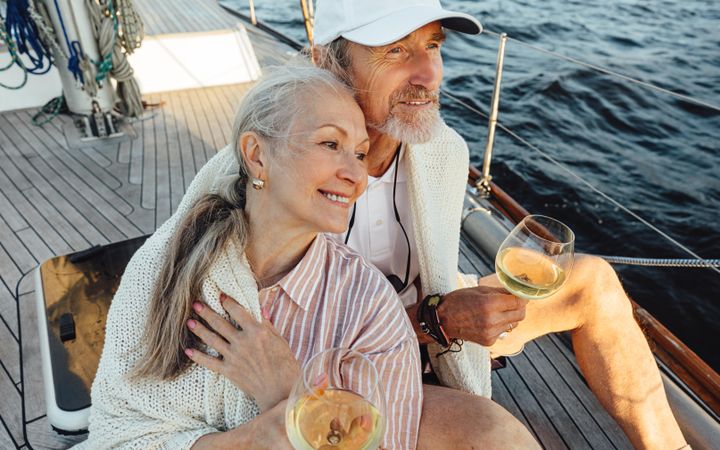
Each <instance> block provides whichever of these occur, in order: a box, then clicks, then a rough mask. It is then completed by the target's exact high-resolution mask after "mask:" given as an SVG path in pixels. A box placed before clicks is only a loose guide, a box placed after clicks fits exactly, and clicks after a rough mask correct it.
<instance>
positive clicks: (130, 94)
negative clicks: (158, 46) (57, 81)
mask: <svg viewBox="0 0 720 450" xmlns="http://www.w3.org/2000/svg"><path fill="white" fill-rule="evenodd" d="M118 3H119V4H120V8H122V11H125V12H126V13H128V14H130V15H131V16H132V17H133V18H131V19H128V20H123V14H122V13H121V11H120V10H117V9H116V6H115V4H114V3H113V0H85V4H86V6H87V8H88V10H89V11H90V14H89V15H90V20H91V22H92V25H93V34H94V36H95V39H97V42H98V48H99V50H100V54H101V55H106V56H105V57H104V58H103V60H102V61H101V62H100V63H96V67H97V68H98V73H97V75H96V77H95V79H96V80H97V81H98V82H99V83H100V82H101V81H102V80H103V79H104V78H105V77H106V76H107V75H110V76H111V77H113V78H115V80H117V87H116V94H117V98H118V99H119V105H118V108H119V109H120V111H121V112H122V114H123V115H125V116H128V117H139V116H140V115H142V113H143V105H142V93H141V92H140V87H139V86H138V84H137V81H135V78H134V76H133V75H134V71H133V69H132V67H131V66H130V63H129V62H128V60H127V53H128V50H127V49H126V48H125V45H129V46H130V47H129V48H131V49H132V50H134V49H135V48H137V47H138V46H139V45H140V44H139V42H141V40H142V37H141V35H138V34H133V35H128V34H124V35H123V36H122V37H120V38H117V39H116V37H118V36H119V35H120V34H121V33H122V32H123V30H128V29H132V30H135V31H137V30H140V32H142V31H141V30H142V22H141V21H140V19H139V17H137V14H136V13H135V12H134V10H132V4H131V3H130V2H129V0H118ZM128 24H132V25H128ZM123 27H128V28H123ZM135 31H133V32H135ZM125 32H126V33H127V31H125ZM123 50H125V51H123Z"/></svg>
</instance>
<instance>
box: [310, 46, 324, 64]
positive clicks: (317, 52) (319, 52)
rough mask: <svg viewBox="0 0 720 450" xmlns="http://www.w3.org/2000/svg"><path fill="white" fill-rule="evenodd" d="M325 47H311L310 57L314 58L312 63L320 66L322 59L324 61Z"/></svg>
mask: <svg viewBox="0 0 720 450" xmlns="http://www.w3.org/2000/svg"><path fill="white" fill-rule="evenodd" d="M326 51H327V50H325V47H321V46H317V45H313V46H312V47H311V48H310V58H311V59H312V63H313V65H314V66H315V67H320V61H322V57H323V56H325V52H326Z"/></svg>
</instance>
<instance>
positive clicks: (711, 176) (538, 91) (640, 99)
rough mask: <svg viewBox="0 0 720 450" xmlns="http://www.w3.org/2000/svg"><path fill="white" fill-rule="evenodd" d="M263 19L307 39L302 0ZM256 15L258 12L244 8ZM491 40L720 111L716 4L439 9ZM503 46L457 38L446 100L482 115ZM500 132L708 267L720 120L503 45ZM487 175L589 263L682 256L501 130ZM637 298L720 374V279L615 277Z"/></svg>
mask: <svg viewBox="0 0 720 450" xmlns="http://www.w3.org/2000/svg"><path fill="white" fill-rule="evenodd" d="M255 3H256V13H257V16H258V18H259V19H260V20H261V21H263V22H265V23H267V24H268V25H270V26H273V27H274V28H276V29H277V30H279V31H281V32H283V33H286V34H287V35H289V36H291V37H293V38H295V39H297V40H299V41H301V42H305V41H306V38H305V31H304V27H303V25H302V21H301V13H300V9H299V6H298V5H299V2H298V1H296V0H258V1H256V2H255ZM237 4H238V7H239V9H241V10H243V11H247V8H248V6H247V5H248V3H247V2H245V1H242V0H238V2H237ZM443 4H444V5H445V7H447V8H452V9H455V10H458V11H463V12H467V13H470V14H472V15H474V16H475V17H477V18H479V19H480V21H481V22H482V23H483V25H484V27H485V28H486V29H487V30H490V31H493V32H496V33H500V32H505V33H507V34H508V35H509V36H510V37H511V38H514V39H517V40H520V41H523V42H526V43H528V44H531V45H533V46H538V47H542V48H543V49H546V50H550V51H552V52H556V53H559V54H562V55H566V56H570V57H573V58H576V59H579V60H582V61H586V62H591V63H593V64H595V65H599V66H603V67H606V68H608V69H610V70H612V71H616V72H619V73H622V74H624V75H627V76H629V77H632V78H636V79H639V80H642V81H644V82H648V83H652V84H654V85H656V86H659V87H662V88H664V89H668V90H671V91H674V92H677V93H680V94H683V95H686V96H690V97H693V98H696V99H698V100H701V101H703V102H706V103H710V104H712V105H715V106H720V2H717V1H716V0H705V1H701V0H683V1H679V0H677V1H667V0H655V1H652V2H648V1H645V0H607V1H603V2H585V1H577V0H570V1H568V0H550V1H543V2H540V1H527V0H520V1H512V2H510V1H502V0H494V1H477V0H444V1H443ZM497 46H498V38H497V37H496V36H493V35H491V34H487V33H486V34H483V35H480V36H465V35H462V34H459V33H449V35H448V40H447V43H446V44H445V46H444V49H443V55H444V60H445V78H444V86H443V88H444V90H445V91H447V92H449V93H451V94H452V95H454V96H457V97H459V98H461V99H462V100H463V101H464V102H466V103H468V104H470V105H472V106H473V107H474V108H477V109H479V110H481V111H483V112H487V111H488V109H489V105H490V97H491V94H492V83H493V80H494V77H495V60H496V54H497ZM442 111H443V116H444V117H445V120H446V121H447V122H448V123H449V124H450V125H451V126H453V127H454V128H456V129H457V130H458V131H459V132H460V134H462V135H463V136H464V137H465V139H466V140H467V142H468V144H469V146H470V151H471V155H472V161H473V163H475V164H477V165H480V164H481V163H482V152H483V150H484V145H485V140H486V136H487V120H486V119H485V118H483V117H481V116H479V115H477V114H476V113H473V112H471V111H469V110H467V109H465V108H463V107H462V106H460V105H459V104H458V103H456V102H454V101H453V100H451V99H450V98H449V97H447V96H444V98H443V107H442ZM499 121H500V123H502V124H503V125H505V126H506V127H508V128H509V129H510V130H512V131H513V132H515V133H517V134H518V135H519V136H521V137H522V138H523V139H525V140H527V141H528V142H530V143H532V144H533V145H535V146H537V147H538V148H539V149H541V150H542V151H543V152H544V153H546V154H547V155H549V156H550V157H551V158H553V159H555V160H556V161H557V162H559V163H561V164H563V165H564V166H565V167H567V168H569V169H571V170H572V171H573V172H574V173H575V174H577V176H578V177H579V178H581V179H582V180H584V181H586V182H588V183H590V184H592V185H593V186H595V187H596V188H598V189H599V190H600V191H602V192H604V193H605V194H607V195H608V196H610V197H612V198H613V199H615V200H617V201H618V202H619V203H620V204H622V205H624V206H625V207H627V208H629V209H630V210H632V211H634V212H635V213H637V214H638V215H639V216H641V217H643V218H644V219H646V220H647V221H648V222H650V223H651V224H653V225H654V226H655V227H657V228H659V229H660V230H663V231H664V232H666V233H667V234H668V235H670V236H671V237H672V238H674V239H676V240H677V241H679V242H680V243H682V244H683V245H685V246H687V247H688V248H689V249H691V250H692V251H694V252H696V253H697V254H699V255H700V256H702V257H704V258H720V211H719V209H720V111H718V110H715V109H712V108H707V107H703V106H699V105H697V104H694V103H692V102H689V101H685V100H681V99H678V98H675V97H672V96H670V95H668V94H665V93H662V92H657V91H653V90H649V89H647V88H644V87H642V86H640V85H637V84H633V83H629V82H627V81H625V80H622V79H620V78H616V77H611V76H608V75H604V74H602V73H599V72H597V71H594V70H592V69H589V68H586V67H582V66H578V65H575V64H572V63H570V62H567V61H563V60H561V59H557V58H555V57H553V56H550V55H547V54H544V53H541V52H538V51H536V50H532V49H529V48H527V47H525V46H523V45H520V44H519V43H517V42H516V41H513V40H510V41H509V42H508V44H507V49H506V57H505V69H504V77H503V83H502V96H501V101H500V115H499ZM491 174H492V175H493V179H494V181H496V182H497V183H498V184H499V185H500V186H502V187H503V188H504V189H505V190H507V191H508V192H509V193H510V194H512V195H513V196H514V197H515V198H516V199H517V200H518V201H520V203H522V204H523V205H524V206H525V207H526V208H527V209H528V210H529V211H531V212H533V213H540V214H546V215H550V216H553V217H556V218H558V219H560V220H562V221H563V222H565V223H567V224H568V225H570V227H571V228H573V230H574V231H575V234H576V236H577V243H576V248H577V251H579V252H585V253H595V254H604V255H622V256H634V257H649V258H650V257H654V258H685V257H688V255H687V254H686V253H685V252H683V251H682V250H680V249H679V248H677V247H676V246H674V245H673V244H671V243H670V242H668V241H667V240H665V239H664V238H662V237H661V236H660V235H658V234H657V233H656V232H654V231H652V230H651V229H649V228H648V227H647V226H646V225H643V224H642V223H640V222H638V221H637V220H635V219H634V218H632V217H631V216H630V215H628V214H627V213H625V212H623V211H622V209H620V208H619V207H617V206H616V205H615V204H613V203H611V202H610V201H608V200H606V199H604V198H603V197H602V196H600V195H599V194H597V193H595V192H594V191H593V190H591V189H589V188H587V187H586V186H584V185H583V184H582V183H580V182H578V180H577V179H576V178H574V177H573V176H572V175H569V174H568V173H567V172H566V171H565V170H563V169H560V168H559V167H558V166H556V165H555V164H554V163H552V162H550V161H549V160H548V159H546V158H545V157H544V156H542V155H541V154H540V153H538V152H537V151H535V150H533V149H530V148H528V147H526V146H524V145H523V144H521V143H520V142H518V141H517V140H515V139H514V138H512V137H511V136H509V135H508V134H507V133H506V132H504V131H502V130H498V132H497V134H496V140H495V151H494V155H493V165H492V171H491ZM616 269H617V271H618V274H619V276H620V278H621V280H622V282H623V284H624V285H625V287H626V289H627V291H628V293H629V294H630V296H631V297H632V298H633V299H635V300H636V301H637V302H638V303H639V304H641V305H642V306H643V307H644V308H646V309H647V310H649V311H650V312H651V313H652V314H653V315H654V316H655V317H657V318H658V319H659V320H660V321H661V322H662V323H663V324H665V325H666V326H667V327H668V328H669V329H670V330H671V331H672V332H673V333H675V334H676V335H677V336H678V337H680V338H681V339H682V340H683V341H684V342H685V343H687V344H688V345H689V346H690V347H691V348H692V349H693V350H694V351H696V352H697V353H698V354H699V355H700V356H701V357H702V358H703V359H705V361H707V362H708V363H709V364H710V365H711V366H713V367H714V368H715V370H717V371H719V372H720V351H719V350H720V273H718V272H714V271H712V270H709V269H679V268H678V269H676V268H640V267H632V266H616Z"/></svg>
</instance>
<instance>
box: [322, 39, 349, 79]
mask: <svg viewBox="0 0 720 450" xmlns="http://www.w3.org/2000/svg"><path fill="white" fill-rule="evenodd" d="M315 49H316V53H315V55H316V58H315V63H316V64H317V66H318V67H322V68H323V69H325V70H328V71H330V72H332V73H333V75H335V76H336V77H337V78H338V79H340V80H342V82H343V83H345V84H346V85H348V86H352V85H353V83H352V74H351V73H350V62H351V61H350V41H348V40H347V39H345V38H343V37H339V38H337V39H335V40H334V41H332V42H330V43H329V44H327V45H320V46H316V47H315Z"/></svg>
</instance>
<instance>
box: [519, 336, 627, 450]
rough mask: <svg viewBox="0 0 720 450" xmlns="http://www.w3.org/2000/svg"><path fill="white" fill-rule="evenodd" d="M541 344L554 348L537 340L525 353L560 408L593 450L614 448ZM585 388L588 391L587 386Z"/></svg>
mask: <svg viewBox="0 0 720 450" xmlns="http://www.w3.org/2000/svg"><path fill="white" fill-rule="evenodd" d="M541 343H545V344H549V345H551V346H552V343H550V342H548V341H547V340H544V338H539V339H536V340H535V342H533V343H532V344H528V345H526V346H525V350H524V353H525V355H526V356H527V357H528V360H529V361H531V362H532V366H533V369H534V370H535V371H536V372H537V373H538V374H540V377H541V378H542V380H543V382H544V383H545V385H546V386H547V387H548V389H549V390H550V391H551V392H552V394H553V395H554V396H555V397H556V398H557V399H558V400H559V402H560V406H561V407H562V409H563V410H564V411H565V412H566V413H567V416H568V418H569V419H570V420H571V421H572V422H573V423H574V424H575V426H576V427H577V428H578V430H579V431H580V433H581V434H582V435H583V437H584V438H585V439H586V441H587V443H588V444H589V446H590V447H591V448H611V447H614V445H613V444H612V443H611V442H610V440H609V439H608V437H607V436H606V435H605V433H604V432H603V431H602V429H600V427H599V425H598V423H597V421H596V420H595V419H594V418H593V415H592V412H591V411H590V410H589V409H588V408H586V407H585V405H584V404H583V403H582V402H580V401H579V399H578V398H577V395H575V393H574V392H573V389H571V388H570V386H569V385H568V384H567V383H566V381H565V379H564V377H563V374H561V373H560V372H559V370H558V369H557V367H556V366H554V364H553V363H554V362H553V361H551V360H550V359H549V358H548V357H547V355H546V354H545V353H544V352H543V351H542V350H541V348H540V344H541ZM579 387H580V385H577V384H576V385H575V388H576V389H577V388H579ZM584 388H585V389H587V387H586V386H585V387H584Z"/></svg>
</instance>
